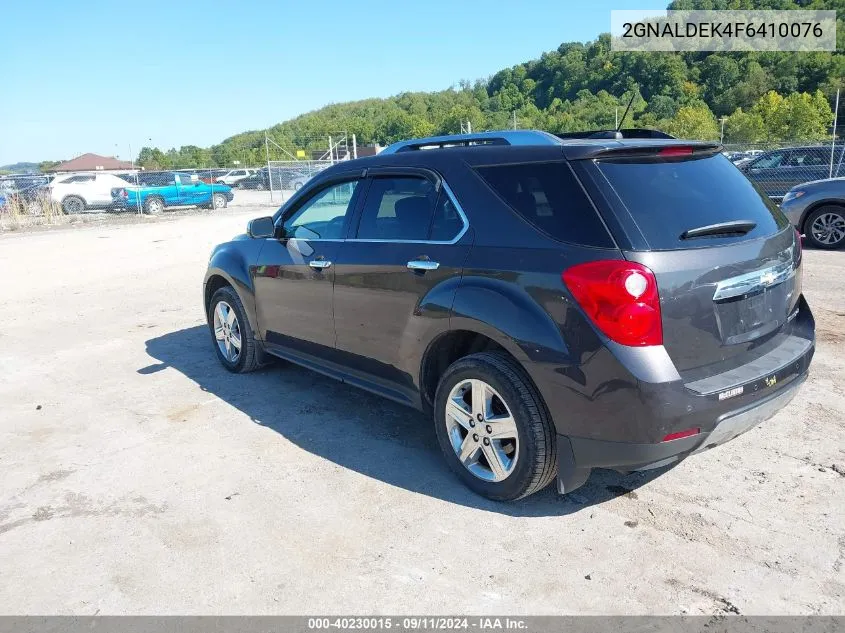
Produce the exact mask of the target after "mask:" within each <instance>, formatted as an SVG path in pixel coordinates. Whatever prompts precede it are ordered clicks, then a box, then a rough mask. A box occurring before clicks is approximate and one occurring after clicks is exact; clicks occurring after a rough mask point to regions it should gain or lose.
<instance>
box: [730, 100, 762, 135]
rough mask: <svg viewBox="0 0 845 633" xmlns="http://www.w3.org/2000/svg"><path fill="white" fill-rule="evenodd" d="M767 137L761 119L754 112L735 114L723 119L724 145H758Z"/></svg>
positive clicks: (740, 110)
mask: <svg viewBox="0 0 845 633" xmlns="http://www.w3.org/2000/svg"><path fill="white" fill-rule="evenodd" d="M766 137H767V132H766V125H765V123H764V122H763V117H762V116H760V115H759V114H758V113H756V112H743V110H742V108H737V109H736V112H734V113H733V114H731V115H730V116H729V117H727V118H726V119H725V142H726V143H760V142H762V141H765V140H766Z"/></svg>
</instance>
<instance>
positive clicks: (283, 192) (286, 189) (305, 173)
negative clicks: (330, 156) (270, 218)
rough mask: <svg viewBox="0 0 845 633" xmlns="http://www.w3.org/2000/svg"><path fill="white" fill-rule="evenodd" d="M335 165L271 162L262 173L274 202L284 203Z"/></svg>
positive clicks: (318, 162) (318, 161) (330, 163)
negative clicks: (318, 175) (314, 178)
mask: <svg viewBox="0 0 845 633" xmlns="http://www.w3.org/2000/svg"><path fill="white" fill-rule="evenodd" d="M333 164H334V161H332V160H293V161H270V162H269V163H268V164H267V168H266V169H264V168H262V169H261V170H259V171H260V173H261V174H262V179H263V181H264V184H263V186H265V187H266V188H267V189H269V190H270V199H271V200H272V201H273V202H284V201H285V200H287V199H288V198H289V197H290V196H291V195H293V194H294V193H296V192H297V191H299V190H300V189H301V188H302V187H303V186H304V185H305V183H307V182H308V181H309V180H311V178H313V177H314V176H315V175H317V174H318V173H320V172H321V171H323V170H324V169H326V168H327V167H330V166H332V165H333Z"/></svg>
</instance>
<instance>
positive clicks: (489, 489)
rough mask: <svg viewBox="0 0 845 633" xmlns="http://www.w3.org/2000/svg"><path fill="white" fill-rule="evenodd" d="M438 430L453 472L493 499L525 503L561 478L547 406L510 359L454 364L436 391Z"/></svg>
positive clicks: (496, 355) (479, 357) (487, 357)
mask: <svg viewBox="0 0 845 633" xmlns="http://www.w3.org/2000/svg"><path fill="white" fill-rule="evenodd" d="M434 424H435V431H436V434H437V440H438V442H439V444H440V448H441V450H442V451H443V454H444V456H445V458H446V462H447V464H448V465H449V467H450V468H451V469H452V471H453V472H454V473H455V474H456V475H457V476H458V478H460V479H461V481H463V483H464V484H466V486H467V487H468V488H470V489H471V490H473V491H474V492H476V493H478V494H480V495H482V496H485V497H487V498H488V499H493V500H495V501H512V500H515V499H520V498H522V497H527V496H528V495H531V494H533V493H535V492H537V491H539V490H541V489H543V488H545V487H546V486H547V485H548V484H549V483H550V482H551V481H552V479H554V477H555V474H556V473H557V467H558V461H557V443H556V441H555V440H556V438H555V432H554V427H553V425H552V422H551V419H550V417H549V414H548V412H547V411H546V407H545V404H544V403H543V401H542V398H541V397H540V394H539V392H538V391H537V388H536V387H535V386H534V385H533V383H532V382H531V380H530V379H529V377H528V375H527V374H526V373H525V371H524V370H523V369H522V367H520V366H519V365H518V364H517V363H516V362H515V361H514V360H513V359H512V358H511V357H509V356H508V355H507V354H505V353H502V352H482V353H479V354H472V355H470V356H466V357H464V358H461V359H459V360H457V361H455V362H454V363H453V364H452V365H451V366H450V367H449V368H448V369H447V370H446V372H445V373H444V375H443V377H442V378H441V379H440V383H439V385H438V387H437V394H436V396H435V401H434Z"/></svg>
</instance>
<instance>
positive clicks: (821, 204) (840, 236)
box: [781, 178, 845, 249]
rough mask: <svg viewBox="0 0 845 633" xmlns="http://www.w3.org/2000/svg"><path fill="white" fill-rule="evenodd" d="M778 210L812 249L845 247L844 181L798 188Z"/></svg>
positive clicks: (805, 185)
mask: <svg viewBox="0 0 845 633" xmlns="http://www.w3.org/2000/svg"><path fill="white" fill-rule="evenodd" d="M781 210H782V211H783V212H784V213H785V214H786V217H787V218H789V221H790V222H792V224H793V225H794V226H795V227H796V228H797V229H798V230H799V231H801V232H802V233H803V234H804V235H805V236H806V239H807V242H809V243H810V244H811V245H812V246H815V247H816V248H825V249H832V248H841V247H842V246H845V178H828V179H825V180H816V181H815V182H805V183H803V184H800V185H797V186H795V187H793V188H792V189H790V190H789V191H788V192H787V193H786V195H785V196H784V198H783V202H782V203H781Z"/></svg>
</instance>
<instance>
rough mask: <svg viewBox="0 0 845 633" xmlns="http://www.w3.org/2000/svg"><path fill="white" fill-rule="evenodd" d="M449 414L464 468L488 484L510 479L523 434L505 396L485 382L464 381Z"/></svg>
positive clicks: (452, 396)
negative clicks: (518, 428)
mask: <svg viewBox="0 0 845 633" xmlns="http://www.w3.org/2000/svg"><path fill="white" fill-rule="evenodd" d="M445 413H446V415H445V418H446V432H447V434H448V436H449V442H450V444H451V445H452V449H453V450H454V451H455V455H457V456H458V460H460V462H461V464H463V466H464V468H466V469H467V470H468V471H469V472H471V473H472V474H473V475H475V476H476V477H478V478H479V479H482V480H484V481H492V482H498V481H503V480H504V479H507V477H508V476H509V475H510V474H511V473H512V472H513V470H514V468H515V467H516V462H517V458H518V456H519V432H518V430H517V426H516V421H515V420H514V417H513V414H512V413H511V411H510V408H509V407H508V405H507V403H505V401H504V399H503V398H502V396H501V395H499V393H498V392H497V391H496V390H495V389H494V388H493V387H491V386H490V385H489V384H487V383H486V382H484V381H483V380H478V379H474V378H473V379H468V380H463V381H461V382H459V383H458V384H457V385H455V387H454V388H453V389H452V391H451V392H450V393H449V398H448V399H447V400H446V412H445Z"/></svg>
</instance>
